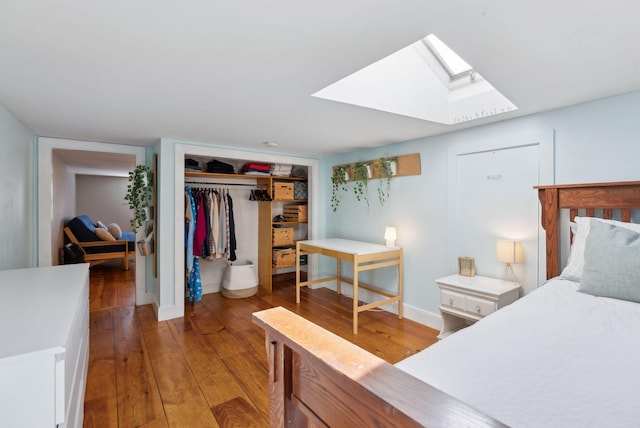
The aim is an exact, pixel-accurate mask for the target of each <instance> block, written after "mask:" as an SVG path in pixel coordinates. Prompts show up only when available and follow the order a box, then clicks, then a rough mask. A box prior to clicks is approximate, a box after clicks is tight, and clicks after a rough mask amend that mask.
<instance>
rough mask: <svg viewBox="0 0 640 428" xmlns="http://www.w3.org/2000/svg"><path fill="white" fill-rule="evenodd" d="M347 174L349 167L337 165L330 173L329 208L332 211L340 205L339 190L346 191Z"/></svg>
mask: <svg viewBox="0 0 640 428" xmlns="http://www.w3.org/2000/svg"><path fill="white" fill-rule="evenodd" d="M348 174H349V168H348V167H346V166H337V167H335V168H334V169H333V174H332V175H331V208H332V209H333V212H336V210H337V209H338V207H339V206H340V196H339V192H340V191H343V192H346V191H347V179H348Z"/></svg>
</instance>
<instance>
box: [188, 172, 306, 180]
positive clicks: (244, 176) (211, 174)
mask: <svg viewBox="0 0 640 428" xmlns="http://www.w3.org/2000/svg"><path fill="white" fill-rule="evenodd" d="M184 176H185V177H191V178H232V179H238V180H246V179H256V180H257V179H260V180H264V179H266V180H272V181H307V178H306V177H280V176H277V175H254V174H220V173H214V172H199V171H185V172H184Z"/></svg>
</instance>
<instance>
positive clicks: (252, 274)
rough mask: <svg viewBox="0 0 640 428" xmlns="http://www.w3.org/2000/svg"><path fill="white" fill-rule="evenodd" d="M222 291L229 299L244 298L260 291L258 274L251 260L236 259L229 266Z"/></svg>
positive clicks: (223, 280)
mask: <svg viewBox="0 0 640 428" xmlns="http://www.w3.org/2000/svg"><path fill="white" fill-rule="evenodd" d="M221 292H222V295H223V296H224V297H227V298H229V299H244V298H245V297H251V296H253V295H254V294H256V293H257V292H258V275H257V273H256V267H255V265H254V264H253V263H252V262H251V260H236V261H234V262H231V264H230V265H229V266H227V269H226V270H225V272H224V275H223V277H222V291H221Z"/></svg>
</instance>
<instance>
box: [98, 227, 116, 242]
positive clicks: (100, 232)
mask: <svg viewBox="0 0 640 428" xmlns="http://www.w3.org/2000/svg"><path fill="white" fill-rule="evenodd" d="M96 235H97V236H98V238H100V239H101V240H103V241H115V240H116V238H114V237H113V235H112V234H110V233H109V232H107V231H106V230H104V229H102V228H100V227H96Z"/></svg>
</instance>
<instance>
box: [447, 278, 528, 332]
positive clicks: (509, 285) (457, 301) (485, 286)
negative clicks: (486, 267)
mask: <svg viewBox="0 0 640 428" xmlns="http://www.w3.org/2000/svg"><path fill="white" fill-rule="evenodd" d="M436 284H437V285H438V288H440V314H441V315H442V329H441V330H440V334H439V335H438V339H444V338H445V337H447V336H448V335H450V334H451V333H454V332H456V331H457V330H459V329H461V328H463V327H466V326H467V325H468V324H469V322H476V321H479V320H481V319H482V318H484V317H485V316H487V315H489V314H491V313H493V312H495V311H497V310H498V309H500V308H501V307H503V306H506V305H508V304H510V303H513V302H515V301H516V300H517V299H518V297H520V284H519V283H517V282H511V281H505V280H501V279H496V278H489V277H486V276H471V277H469V276H461V275H450V276H447V277H444V278H440V279H437V280H436Z"/></svg>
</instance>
